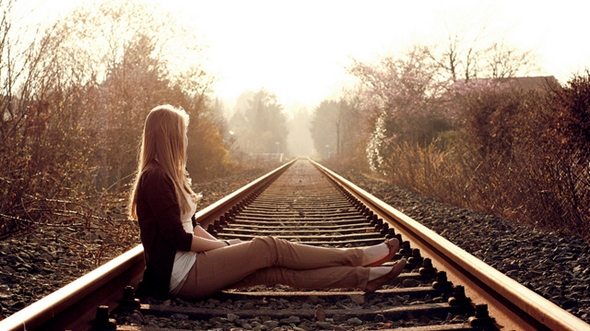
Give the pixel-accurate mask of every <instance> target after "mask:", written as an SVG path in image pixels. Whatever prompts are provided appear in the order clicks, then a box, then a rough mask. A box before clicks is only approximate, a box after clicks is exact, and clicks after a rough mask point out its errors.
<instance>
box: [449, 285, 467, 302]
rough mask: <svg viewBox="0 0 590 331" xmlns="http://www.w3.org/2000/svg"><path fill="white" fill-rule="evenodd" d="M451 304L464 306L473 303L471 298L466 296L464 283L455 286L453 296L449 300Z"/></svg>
mask: <svg viewBox="0 0 590 331" xmlns="http://www.w3.org/2000/svg"><path fill="white" fill-rule="evenodd" d="M448 303H449V305H451V306H462V305H467V304H470V303H471V299H470V298H468V297H467V296H465V287H464V286H463V285H457V286H455V287H454V288H453V296H452V297H450V298H449V300H448Z"/></svg>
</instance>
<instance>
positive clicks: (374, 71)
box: [349, 47, 450, 168]
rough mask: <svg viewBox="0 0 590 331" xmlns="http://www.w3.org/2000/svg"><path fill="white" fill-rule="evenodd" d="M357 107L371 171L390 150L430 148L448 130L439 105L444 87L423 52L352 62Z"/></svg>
mask: <svg viewBox="0 0 590 331" xmlns="http://www.w3.org/2000/svg"><path fill="white" fill-rule="evenodd" d="M349 71H350V73H351V74H353V75H354V76H355V77H356V78H357V79H358V80H359V87H358V89H357V92H356V93H357V94H358V96H359V99H360V107H361V109H362V111H363V113H364V116H366V119H367V120H368V123H369V127H370V128H371V129H372V131H373V132H372V133H371V139H370V140H369V142H368V145H367V149H366V151H367V155H368V157H369V161H370V164H371V166H372V167H373V168H378V167H380V166H382V165H385V162H387V156H388V155H390V154H391V153H390V149H391V148H392V147H393V146H394V145H399V144H401V143H412V144H414V143H416V144H421V145H425V144H428V143H430V142H431V141H432V140H433V139H434V138H436V136H437V135H438V133H439V132H442V131H445V130H448V129H449V125H450V115H449V114H447V113H445V110H446V109H445V108H444V107H443V103H441V100H442V96H443V95H444V92H445V91H446V90H447V89H448V84H449V82H448V81H445V80H442V81H441V80H440V77H439V75H438V67H437V65H436V64H435V63H433V61H431V60H430V59H429V54H428V53H427V52H425V51H424V49H422V48H419V47H416V48H413V49H411V50H410V51H408V52H407V53H406V54H404V56H401V57H393V56H387V57H384V58H382V59H381V60H380V61H379V63H378V64H366V63H360V62H355V63H354V65H353V66H352V67H350V68H349Z"/></svg>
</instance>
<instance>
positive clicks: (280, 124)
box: [230, 89, 288, 153]
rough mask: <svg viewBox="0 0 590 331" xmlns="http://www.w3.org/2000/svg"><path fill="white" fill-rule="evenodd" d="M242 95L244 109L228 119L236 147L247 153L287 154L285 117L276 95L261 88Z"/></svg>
mask: <svg viewBox="0 0 590 331" xmlns="http://www.w3.org/2000/svg"><path fill="white" fill-rule="evenodd" d="M245 95H247V96H248V97H247V100H248V103H247V106H246V108H245V109H238V111H236V113H234V115H233V116H232V118H231V120H230V127H231V129H232V131H234V132H235V133H236V144H238V145H239V146H240V148H241V149H242V150H243V151H245V152H247V153H287V150H288V149H287V135H288V130H287V118H286V116H285V114H283V106H282V105H280V104H279V103H278V101H277V97H276V95H274V94H273V93H270V92H268V91H266V90H264V89H261V90H259V91H258V92H255V93H252V92H245ZM240 98H243V97H242V96H240Z"/></svg>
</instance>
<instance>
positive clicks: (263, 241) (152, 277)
mask: <svg viewBox="0 0 590 331" xmlns="http://www.w3.org/2000/svg"><path fill="white" fill-rule="evenodd" d="M188 123H189V117H188V115H187V114H186V112H184V110H182V109H176V108H174V107H172V106H169V105H164V106H159V107H156V108H154V109H152V110H151V111H150V113H149V114H148V116H147V119H146V121H145V126H144V130H143V140H142V144H141V150H140V155H139V162H138V163H139V164H138V169H137V177H136V180H135V184H134V186H133V191H132V193H131V203H130V215H131V217H132V218H133V219H136V220H137V221H138V223H139V227H140V237H141V242H142V244H143V246H144V257H145V262H146V268H145V271H144V275H143V280H142V283H141V284H140V287H139V291H140V294H142V295H153V296H178V297H181V298H184V299H202V298H206V297H208V296H210V295H212V294H214V293H215V292H217V291H219V290H221V289H224V288H238V287H246V286H254V285H273V284H284V285H290V286H293V287H297V288H307V289H327V288H359V289H362V290H364V291H366V292H372V291H375V290H376V289H378V288H380V287H381V286H382V285H383V284H385V283H386V282H387V281H389V280H391V279H393V278H395V277H397V276H398V275H399V274H400V272H401V271H402V269H403V268H404V266H405V263H406V261H405V260H404V259H402V260H400V261H398V262H397V263H396V264H394V265H393V266H389V267H384V266H381V264H383V263H385V262H386V261H389V260H391V258H392V257H393V255H394V254H395V253H396V251H397V250H398V249H399V242H398V241H397V239H391V240H388V241H386V242H384V243H382V244H379V245H375V246H368V247H362V248H349V249H341V248H323V247H314V246H309V245H301V244H295V243H291V242H288V241H285V240H281V239H277V238H274V237H256V238H254V239H252V240H251V241H247V242H241V241H240V240H229V241H222V240H218V239H216V238H215V237H213V236H211V235H210V234H209V233H208V232H207V231H205V230H204V229H203V228H202V227H200V226H199V225H195V224H193V221H192V216H193V215H194V213H195V211H196V202H197V199H196V197H197V196H196V194H195V192H193V190H192V189H191V181H190V178H189V176H188V173H187V172H186V170H185V166H186V146H187V142H188V140H187V135H186V130H187V126H188Z"/></svg>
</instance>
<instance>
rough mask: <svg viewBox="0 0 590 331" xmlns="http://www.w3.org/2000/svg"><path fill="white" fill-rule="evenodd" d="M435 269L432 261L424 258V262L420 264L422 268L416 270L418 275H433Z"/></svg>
mask: <svg viewBox="0 0 590 331" xmlns="http://www.w3.org/2000/svg"><path fill="white" fill-rule="evenodd" d="M436 271H437V270H436V268H434V267H433V266H432V260H431V259H430V258H428V257H427V258H424V262H422V268H420V269H419V270H418V272H419V273H420V275H434V274H436Z"/></svg>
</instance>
